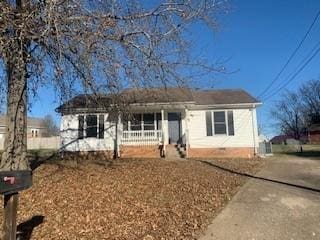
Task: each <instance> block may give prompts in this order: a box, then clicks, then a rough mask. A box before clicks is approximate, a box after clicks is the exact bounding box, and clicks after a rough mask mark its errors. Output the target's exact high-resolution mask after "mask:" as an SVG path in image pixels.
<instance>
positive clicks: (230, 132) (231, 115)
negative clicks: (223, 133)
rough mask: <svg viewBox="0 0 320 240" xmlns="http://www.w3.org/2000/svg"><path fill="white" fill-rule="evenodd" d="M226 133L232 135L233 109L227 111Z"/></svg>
mask: <svg viewBox="0 0 320 240" xmlns="http://www.w3.org/2000/svg"><path fill="white" fill-rule="evenodd" d="M228 134H229V135H230V136H234V123H233V111H228Z"/></svg>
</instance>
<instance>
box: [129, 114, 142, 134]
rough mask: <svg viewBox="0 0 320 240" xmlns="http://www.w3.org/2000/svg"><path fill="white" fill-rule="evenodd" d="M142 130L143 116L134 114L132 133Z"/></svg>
mask: <svg viewBox="0 0 320 240" xmlns="http://www.w3.org/2000/svg"><path fill="white" fill-rule="evenodd" d="M141 129H142V128H141V114H133V118H132V120H131V130H132V131H140V130H141Z"/></svg>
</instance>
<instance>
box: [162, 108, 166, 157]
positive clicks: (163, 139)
mask: <svg viewBox="0 0 320 240" xmlns="http://www.w3.org/2000/svg"><path fill="white" fill-rule="evenodd" d="M163 126H164V110H163V109H161V131H162V144H163V154H164V156H165V155H166V143H165V141H166V137H167V136H166V135H167V134H166V133H165V131H164V127H163Z"/></svg>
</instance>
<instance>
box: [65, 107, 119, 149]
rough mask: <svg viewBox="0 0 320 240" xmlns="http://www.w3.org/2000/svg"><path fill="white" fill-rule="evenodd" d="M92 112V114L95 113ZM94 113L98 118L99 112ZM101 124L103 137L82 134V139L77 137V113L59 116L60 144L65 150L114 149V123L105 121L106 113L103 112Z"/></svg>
mask: <svg viewBox="0 0 320 240" xmlns="http://www.w3.org/2000/svg"><path fill="white" fill-rule="evenodd" d="M92 114H93V115H94V114H95V113H92ZM92 114H90V115H92ZM96 115H97V116H98V118H99V115H101V114H96ZM103 125H104V132H103V136H104V138H101V139H99V138H85V136H84V138H83V139H79V115H78V114H74V115H64V116H62V118H61V127H60V131H61V132H60V136H61V146H62V147H63V146H64V148H65V150H67V151H105V150H114V146H115V136H116V134H115V131H116V127H115V124H114V123H110V122H109V121H107V114H105V117H104V124H103ZM97 127H98V126H97ZM84 132H85V131H84Z"/></svg>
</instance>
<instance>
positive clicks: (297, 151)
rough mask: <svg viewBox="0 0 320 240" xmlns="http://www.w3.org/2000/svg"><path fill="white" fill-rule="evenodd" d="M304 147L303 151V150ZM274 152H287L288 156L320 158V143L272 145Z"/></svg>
mask: <svg viewBox="0 0 320 240" xmlns="http://www.w3.org/2000/svg"><path fill="white" fill-rule="evenodd" d="M301 147H302V151H301ZM272 150H273V153H274V154H285V155H288V156H297V157H309V158H316V159H319V158H320V145H318V144H303V145H282V144H279V145H276V144H274V145H272Z"/></svg>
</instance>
